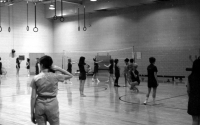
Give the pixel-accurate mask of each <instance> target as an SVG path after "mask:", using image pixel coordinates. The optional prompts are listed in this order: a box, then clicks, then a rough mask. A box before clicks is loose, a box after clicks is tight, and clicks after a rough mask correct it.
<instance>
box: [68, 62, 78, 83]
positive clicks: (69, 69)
mask: <svg viewBox="0 0 200 125" xmlns="http://www.w3.org/2000/svg"><path fill="white" fill-rule="evenodd" d="M75 63H76V62H72V60H71V59H68V64H67V71H68V72H70V73H72V65H73V64H75ZM68 80H69V83H72V82H71V81H70V79H68ZM65 83H67V81H65Z"/></svg>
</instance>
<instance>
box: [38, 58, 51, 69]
mask: <svg viewBox="0 0 200 125" xmlns="http://www.w3.org/2000/svg"><path fill="white" fill-rule="evenodd" d="M39 63H40V64H42V66H43V68H44V69H51V66H52V64H53V60H52V58H51V57H50V56H47V55H45V56H43V57H41V58H40V61H39Z"/></svg>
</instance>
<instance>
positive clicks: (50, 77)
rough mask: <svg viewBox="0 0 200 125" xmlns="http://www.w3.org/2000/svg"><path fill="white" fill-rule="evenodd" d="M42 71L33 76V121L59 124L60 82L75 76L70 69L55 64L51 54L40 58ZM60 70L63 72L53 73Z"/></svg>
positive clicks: (41, 124)
mask: <svg viewBox="0 0 200 125" xmlns="http://www.w3.org/2000/svg"><path fill="white" fill-rule="evenodd" d="M39 63H40V69H41V72H40V73H39V74H38V75H36V76H34V77H33V80H32V82H31V87H32V93H31V121H32V122H33V123H34V124H36V123H37V124H38V125H46V124H47V121H48V122H49V123H50V125H59V106H58V100H57V97H56V96H57V93H58V82H63V81H64V80H67V79H70V78H72V77H73V75H72V74H70V73H69V72H68V71H66V70H64V69H62V68H60V67H58V66H53V65H52V64H53V60H52V58H51V57H50V56H47V55H45V56H43V57H41V58H40V60H39ZM55 71H59V72H61V73H62V74H58V73H53V72H55Z"/></svg>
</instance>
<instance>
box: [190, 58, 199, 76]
mask: <svg viewBox="0 0 200 125" xmlns="http://www.w3.org/2000/svg"><path fill="white" fill-rule="evenodd" d="M191 74H192V75H193V74H194V75H197V76H199V75H200V59H196V60H195V61H194V62H193V65H192V73H191Z"/></svg>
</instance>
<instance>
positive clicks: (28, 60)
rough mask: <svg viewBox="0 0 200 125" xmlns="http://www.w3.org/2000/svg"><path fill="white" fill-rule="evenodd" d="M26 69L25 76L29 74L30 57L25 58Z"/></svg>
mask: <svg viewBox="0 0 200 125" xmlns="http://www.w3.org/2000/svg"><path fill="white" fill-rule="evenodd" d="M26 69H27V76H28V77H29V76H30V59H29V58H27V62H26Z"/></svg>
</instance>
